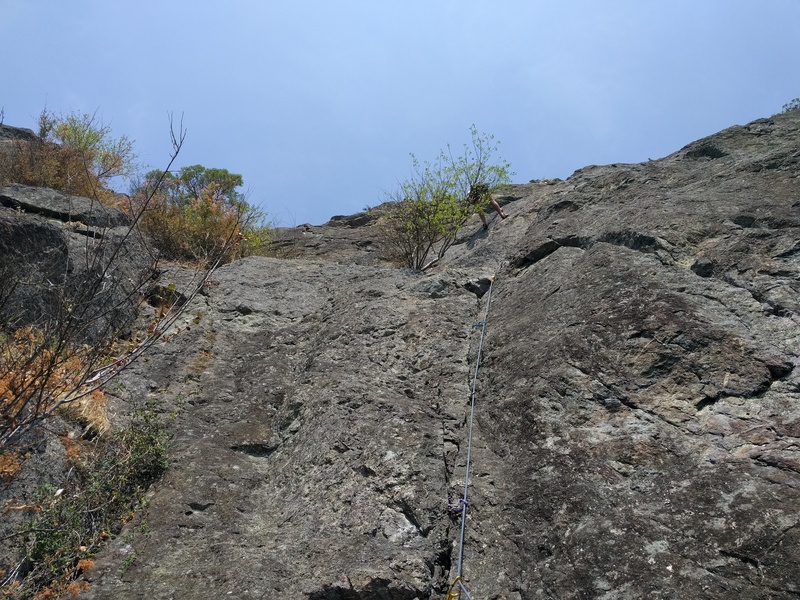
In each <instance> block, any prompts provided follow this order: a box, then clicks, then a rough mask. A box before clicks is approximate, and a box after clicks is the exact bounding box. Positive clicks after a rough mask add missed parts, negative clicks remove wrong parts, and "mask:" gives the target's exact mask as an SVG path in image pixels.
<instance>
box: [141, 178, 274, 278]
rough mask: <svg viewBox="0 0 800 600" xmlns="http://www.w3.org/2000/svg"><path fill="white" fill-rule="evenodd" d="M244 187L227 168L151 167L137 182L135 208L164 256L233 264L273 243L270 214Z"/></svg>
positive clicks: (144, 228) (170, 258) (171, 258)
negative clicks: (172, 169) (249, 199)
mask: <svg viewBox="0 0 800 600" xmlns="http://www.w3.org/2000/svg"><path fill="white" fill-rule="evenodd" d="M241 185H242V176H241V175H238V174H236V173H230V172H229V171H228V170H227V169H214V168H207V167H203V166H201V165H193V166H190V167H183V168H182V169H180V170H179V171H178V172H177V173H171V172H165V171H157V170H156V171H151V172H149V173H148V174H147V175H145V176H144V178H143V179H142V180H141V181H139V182H136V183H135V184H134V186H133V188H132V190H131V207H130V210H131V211H132V212H134V213H136V212H141V214H142V218H141V221H140V225H141V227H142V229H143V230H144V231H145V232H146V233H147V234H149V235H150V236H151V237H152V239H153V241H154V244H155V246H156V248H158V250H159V251H160V253H161V256H162V257H163V258H166V259H168V260H182V261H189V262H192V263H199V264H203V265H209V264H211V263H213V262H215V261H216V260H218V259H221V261H222V262H230V261H231V260H234V259H236V258H238V257H240V256H245V255H248V254H263V253H264V252H265V251H266V249H267V247H268V245H269V242H270V236H269V227H268V224H267V223H266V217H265V215H264V214H263V213H262V212H261V211H259V210H258V209H257V208H255V207H254V206H252V205H250V204H249V203H248V202H247V200H246V199H245V195H244V194H242V193H240V192H239V191H237V188H239V187H241ZM145 203H146V205H145ZM223 249H224V250H223Z"/></svg>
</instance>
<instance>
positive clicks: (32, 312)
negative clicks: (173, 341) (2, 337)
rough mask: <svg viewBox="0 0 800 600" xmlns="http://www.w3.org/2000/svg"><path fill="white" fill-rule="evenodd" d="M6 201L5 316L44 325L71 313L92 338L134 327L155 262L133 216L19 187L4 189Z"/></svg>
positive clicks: (0, 312)
mask: <svg viewBox="0 0 800 600" xmlns="http://www.w3.org/2000/svg"><path fill="white" fill-rule="evenodd" d="M0 204H2V205H3V206H0V318H2V319H4V320H5V321H10V322H14V323H17V324H20V325H25V324H34V323H36V324H40V325H41V324H45V323H52V322H55V320H57V319H61V320H62V322H63V321H64V320H65V319H64V316H65V314H68V313H71V314H73V315H74V321H75V327H73V329H76V330H77V329H80V330H81V331H80V332H77V331H76V333H77V337H78V338H82V339H85V340H92V341H97V340H100V339H102V338H104V337H106V336H108V335H109V334H110V333H111V332H119V331H125V330H126V329H127V328H128V327H129V326H130V325H131V323H132V322H133V321H134V320H135V319H136V318H137V315H138V304H139V300H140V294H139V290H140V288H141V287H142V285H143V284H144V282H146V281H147V280H148V279H149V277H150V275H151V273H152V269H151V266H152V263H153V257H152V255H151V253H150V251H149V250H148V249H147V247H146V246H145V244H143V242H142V240H141V239H140V238H139V237H138V236H137V235H131V230H130V228H129V227H128V226H126V225H125V224H126V223H127V222H128V218H127V217H126V215H124V214H123V213H121V212H120V211H117V210H115V209H112V208H109V207H105V206H102V205H100V204H99V203H98V202H93V201H91V200H89V199H88V198H79V197H67V196H64V195H63V194H60V193H59V192H57V191H55V190H51V189H47V188H37V187H30V186H22V185H16V184H13V185H8V186H4V187H2V188H0ZM6 206H7V207H9V208H5V207H6Z"/></svg>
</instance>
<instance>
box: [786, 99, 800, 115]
mask: <svg viewBox="0 0 800 600" xmlns="http://www.w3.org/2000/svg"><path fill="white" fill-rule="evenodd" d="M791 110H800V98H794V99H793V100H792V101H791V102H787V103H786V104H784V105H783V112H785V113H787V112H789V111H791Z"/></svg>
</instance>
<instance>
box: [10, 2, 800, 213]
mask: <svg viewBox="0 0 800 600" xmlns="http://www.w3.org/2000/svg"><path fill="white" fill-rule="evenodd" d="M0 81H2V82H3V83H2V92H0V107H2V109H3V114H4V122H5V124H6V125H13V126H18V127H29V128H31V129H35V127H36V118H37V116H38V114H39V113H40V112H41V110H42V109H43V108H45V107H47V108H48V109H49V110H50V111H52V112H54V113H56V114H62V115H66V114H69V113H72V112H77V113H85V112H86V113H94V112H95V111H97V115H98V117H99V118H100V119H102V121H103V122H104V123H106V124H110V125H111V127H112V130H113V133H114V134H116V135H123V134H124V135H126V136H128V137H129V138H131V139H132V140H134V141H135V146H136V150H137V152H138V153H139V155H140V160H141V161H142V162H143V163H144V165H145V166H147V167H150V168H164V167H165V166H166V161H167V159H168V155H169V151H170V143H169V121H168V115H169V114H170V113H172V114H173V115H175V119H176V121H179V120H180V118H181V116H182V117H183V123H184V126H185V128H186V130H187V136H186V142H185V146H184V148H183V151H182V152H181V155H180V156H179V159H178V161H177V166H178V167H180V166H186V165H193V164H202V165H204V166H206V167H218V168H225V169H228V170H229V171H232V172H234V173H240V174H241V175H242V176H243V177H244V182H245V188H248V189H249V201H250V202H251V203H252V204H255V205H257V206H259V207H261V208H262V209H263V210H265V211H266V212H268V213H269V215H270V216H271V217H272V218H273V219H274V220H276V221H278V222H279V223H281V224H283V225H290V226H291V225H299V224H302V223H306V222H309V223H313V224H320V223H323V222H325V221H327V220H328V219H329V218H330V217H331V216H334V215H339V214H352V213H355V212H358V211H360V210H362V209H363V208H364V207H365V206H368V205H375V204H378V203H379V202H381V201H382V200H383V199H384V196H385V193H386V191H393V190H394V188H395V187H396V184H397V181H398V180H400V179H403V178H404V177H406V176H407V175H408V174H409V168H410V159H409V153H411V152H413V153H415V154H416V155H417V156H418V157H419V158H421V159H423V160H424V159H429V158H430V159H432V158H434V157H435V156H436V155H437V154H438V151H439V150H440V149H442V148H444V147H445V146H446V145H447V144H451V145H452V146H454V147H456V148H460V147H461V146H462V145H463V144H464V143H466V142H468V141H469V127H470V125H472V124H475V126H476V127H477V128H478V130H479V131H483V132H486V133H490V134H493V135H494V136H495V138H496V139H497V140H499V141H500V142H501V145H500V155H501V156H502V157H503V158H505V159H506V160H508V161H510V162H511V164H512V168H513V170H514V171H515V172H516V175H515V176H514V181H515V182H527V181H529V180H531V179H539V178H551V177H560V178H566V177H568V176H569V175H570V174H571V173H572V172H573V171H575V170H576V169H579V168H581V167H584V166H586V165H589V164H608V163H620V162H641V161H646V160H647V159H648V158H653V159H655V158H660V157H662V156H665V155H667V154H670V153H672V152H674V151H676V150H678V149H680V148H681V147H682V146H684V145H686V144H688V143H689V142H691V141H694V140H696V139H698V138H701V137H703V136H706V135H709V134H712V133H715V132H717V131H719V130H721V129H724V128H726V127H729V126H731V125H737V124H744V123H747V122H749V121H752V120H754V119H757V118H761V117H769V116H770V115H772V114H775V113H777V112H780V110H781V108H782V106H783V105H784V104H785V103H787V102H789V101H790V100H792V99H793V98H796V97H798V96H800V0H492V1H491V2H489V1H488V0H484V1H482V2H478V1H472V0H336V1H334V0H313V1H312V0H225V1H224V2H223V1H211V0H205V1H199V0H159V1H155V0H137V1H135V2H134V1H128V0H72V1H70V2H66V1H64V0H0ZM121 187H122V188H123V189H122V191H126V190H125V189H124V186H121Z"/></svg>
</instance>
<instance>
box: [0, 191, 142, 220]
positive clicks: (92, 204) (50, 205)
mask: <svg viewBox="0 0 800 600" xmlns="http://www.w3.org/2000/svg"><path fill="white" fill-rule="evenodd" d="M0 205H2V206H5V207H7V208H14V209H18V210H23V211H25V212H29V213H34V214H38V215H42V216H43V217H47V218H50V219H57V220H59V221H64V222H77V223H81V224H83V225H84V226H88V227H126V226H129V225H130V224H131V223H130V218H129V217H128V215H126V214H125V213H123V212H122V211H119V210H117V209H115V208H111V207H110V206H106V205H105V204H101V203H100V202H98V201H97V200H92V199H90V198H82V197H81V196H68V195H66V194H62V193H61V192H58V191H56V190H51V189H49V188H41V187H33V186H29V185H22V184H19V183H12V184H9V185H6V186H3V187H2V188H0Z"/></svg>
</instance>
